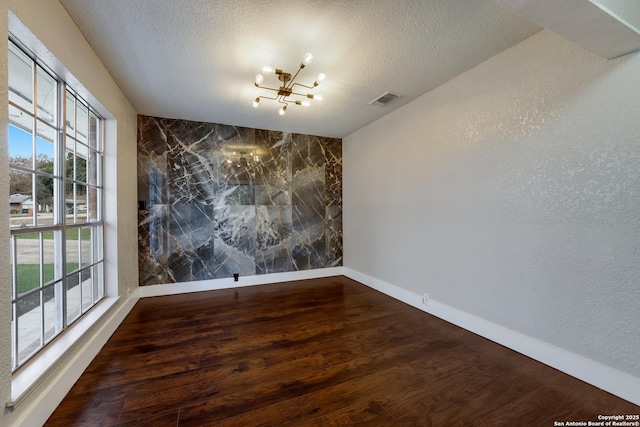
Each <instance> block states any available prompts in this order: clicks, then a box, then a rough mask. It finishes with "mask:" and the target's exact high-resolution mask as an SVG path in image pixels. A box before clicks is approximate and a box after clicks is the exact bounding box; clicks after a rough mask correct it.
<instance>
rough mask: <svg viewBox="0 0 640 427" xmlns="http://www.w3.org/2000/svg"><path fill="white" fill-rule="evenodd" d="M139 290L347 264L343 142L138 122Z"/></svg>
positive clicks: (208, 125)
mask: <svg viewBox="0 0 640 427" xmlns="http://www.w3.org/2000/svg"><path fill="white" fill-rule="evenodd" d="M138 198H139V200H140V206H139V208H140V210H139V268H140V285H142V286H144V285H155V284H163V283H176V282H188V281H193V280H205V279H217V278H224V277H232V276H233V274H234V273H238V274H240V275H241V276H244V275H254V274H268V273H278V272H286V271H297V270H309V269H314V268H325V267H335V266H340V265H342V141H341V140H340V139H334V138H324V137H317V136H309V135H299V134H288V133H283V132H275V131H266V130H259V129H250V128H242V127H236V126H228V125H219V124H213V123H200V122H191V121H186V120H174V119H163V118H155V117H147V116H138Z"/></svg>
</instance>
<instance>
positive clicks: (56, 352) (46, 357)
mask: <svg viewBox="0 0 640 427" xmlns="http://www.w3.org/2000/svg"><path fill="white" fill-rule="evenodd" d="M119 299H120V297H107V298H104V299H103V300H102V301H100V302H99V303H98V304H96V306H95V307H93V308H92V309H91V310H90V311H89V312H88V313H87V314H85V315H84V316H83V317H82V318H81V319H80V320H78V321H77V322H76V323H75V324H73V325H72V326H71V327H70V328H69V329H67V330H66V331H65V332H64V333H62V334H61V335H60V336H59V337H57V338H56V339H55V340H54V341H53V342H52V343H50V344H48V345H47V346H46V347H45V348H44V349H43V350H42V351H40V353H39V354H37V355H35V356H34V357H33V359H31V360H30V361H29V362H27V363H26V364H25V365H24V366H23V367H21V368H20V369H18V370H17V371H16V372H15V373H14V374H13V376H12V378H11V402H9V403H8V404H7V406H13V404H16V403H17V402H18V401H19V400H20V399H22V398H23V397H24V396H25V395H26V394H27V393H28V392H29V391H30V390H31V389H32V388H33V387H34V386H36V385H37V384H38V383H39V382H40V380H41V379H43V378H44V377H45V376H46V375H47V374H48V373H49V372H50V371H51V370H52V369H53V368H55V367H56V366H57V365H58V364H59V363H60V362H61V361H62V359H63V358H64V357H65V356H67V355H68V354H69V353H70V352H71V351H72V350H73V349H74V348H75V347H76V346H77V345H78V343H79V341H80V340H81V339H82V338H83V337H84V336H85V335H86V334H87V332H89V330H90V329H91V328H92V327H93V326H94V325H95V324H96V323H97V322H99V321H100V320H101V319H102V318H103V317H104V316H105V315H106V314H107V313H108V312H109V310H110V309H111V308H112V307H113V306H114V305H115V304H116V303H117V302H118V300H119Z"/></svg>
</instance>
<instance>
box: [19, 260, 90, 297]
mask: <svg viewBox="0 0 640 427" xmlns="http://www.w3.org/2000/svg"><path fill="white" fill-rule="evenodd" d="M77 269H78V263H77V262H70V263H68V264H67V271H68V272H70V271H74V270H77ZM53 276H54V269H53V264H45V265H44V282H45V283H47V282H49V281H51V280H53ZM39 286H40V265H39V264H18V294H22V293H24V292H27V291H30V290H32V289H35V288H37V287H39Z"/></svg>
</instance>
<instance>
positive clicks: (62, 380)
mask: <svg viewBox="0 0 640 427" xmlns="http://www.w3.org/2000/svg"><path fill="white" fill-rule="evenodd" d="M138 299H139V295H138V291H137V290H136V291H134V292H133V293H132V294H131V295H130V296H129V297H128V298H127V299H126V300H125V301H124V303H122V304H120V306H119V307H117V309H115V310H114V311H113V312H109V311H108V309H107V311H106V312H105V313H104V315H105V316H107V317H106V319H105V320H104V322H102V323H101V324H100V326H99V327H98V328H97V329H95V330H93V329H91V330H90V331H91V332H90V333H91V334H90V336H88V339H86V341H81V342H80V343H79V344H77V345H74V346H73V348H72V350H69V354H68V355H66V357H63V358H62V359H61V360H60V362H59V363H58V364H57V365H55V367H53V368H52V369H53V371H52V372H51V374H50V375H49V376H47V377H46V386H45V387H44V388H43V389H42V390H40V389H38V388H37V385H38V384H39V383H36V384H35V386H36V388H35V389H34V391H32V392H30V391H25V392H24V393H23V394H24V395H21V396H20V398H19V400H18V401H16V406H15V408H14V413H13V414H12V416H11V417H9V422H10V423H11V425H12V426H15V427H33V426H41V425H43V424H44V423H45V422H46V421H47V419H48V418H49V417H50V416H51V414H52V413H53V412H54V410H55V409H56V407H57V406H58V405H59V404H60V402H62V399H63V398H64V397H65V396H66V395H67V393H68V392H69V390H71V387H73V385H74V384H75V382H76V381H77V380H78V378H80V375H82V373H83V372H84V370H85V369H86V368H87V367H88V366H89V364H90V363H91V361H92V360H93V359H94V357H95V356H96V355H97V354H98V352H99V351H100V349H102V347H103V346H104V345H105V344H106V342H107V341H108V340H109V338H110V337H111V335H113V333H114V332H115V330H116V329H117V328H118V326H120V324H121V323H122V321H123V320H124V318H125V317H126V316H127V314H129V312H130V311H131V309H132V308H133V306H134V305H135V303H136V302H137V301H138ZM96 308H98V307H96ZM13 416H15V419H11V418H13Z"/></svg>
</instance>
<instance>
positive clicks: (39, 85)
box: [9, 41, 104, 370]
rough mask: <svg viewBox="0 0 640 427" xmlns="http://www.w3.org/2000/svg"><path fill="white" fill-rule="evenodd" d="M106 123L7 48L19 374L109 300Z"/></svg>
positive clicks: (12, 48)
mask: <svg viewBox="0 0 640 427" xmlns="http://www.w3.org/2000/svg"><path fill="white" fill-rule="evenodd" d="M102 128H103V121H102V119H101V118H100V117H99V116H98V115H97V114H96V113H95V112H94V110H93V109H92V108H91V106H90V105H89V104H88V103H87V102H85V101H84V100H83V99H82V98H81V97H80V96H78V94H76V93H74V91H73V90H72V89H71V88H69V87H67V85H66V84H65V82H63V81H61V80H60V79H59V78H58V77H57V76H55V75H54V74H53V73H52V72H50V71H49V70H48V69H46V68H45V67H44V66H42V65H41V64H39V63H38V61H37V59H34V58H33V56H32V55H31V54H29V53H28V52H27V51H26V50H23V49H21V48H20V47H18V45H17V44H15V43H13V42H11V41H10V42H9V185H10V198H9V205H10V208H9V209H10V218H11V219H10V222H11V226H10V227H11V288H12V311H13V315H12V325H11V326H12V329H11V330H12V336H11V338H12V339H11V343H12V353H11V354H12V358H11V366H12V369H13V370H16V369H17V368H18V367H20V366H21V365H23V364H24V363H25V362H26V361H27V360H29V359H30V358H31V357H32V356H33V355H34V354H36V353H37V352H38V351H39V350H40V349H42V348H43V347H44V346H45V345H47V344H48V343H49V342H51V341H52V340H53V339H54V338H55V337H56V336H58V335H59V334H60V333H61V332H62V331H64V330H65V329H66V328H67V327H68V326H70V325H71V324H72V323H73V322H74V321H76V320H77V319H78V318H80V317H81V316H82V315H83V314H84V313H86V312H87V311H88V310H90V309H91V308H92V307H93V306H94V305H95V304H96V303H97V302H98V301H100V300H101V299H102V298H103V297H104V282H103V264H104V262H103V229H104V227H103V217H104V216H103V202H102V197H103V176H102V165H103V152H102V144H103V142H102V140H103V129H102Z"/></svg>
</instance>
